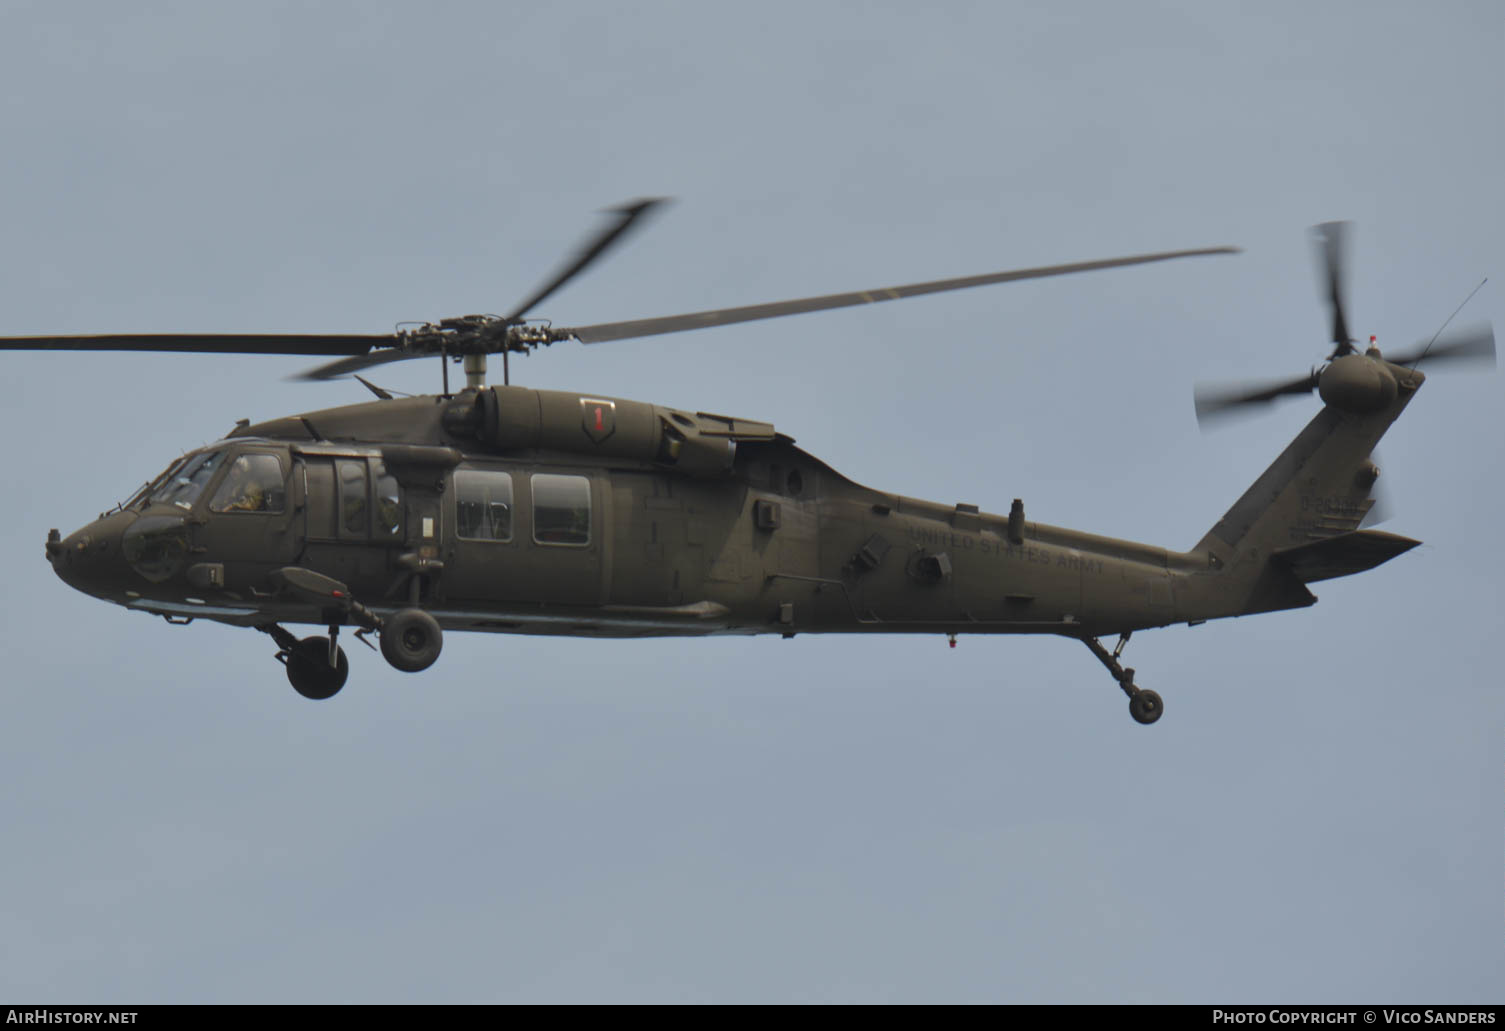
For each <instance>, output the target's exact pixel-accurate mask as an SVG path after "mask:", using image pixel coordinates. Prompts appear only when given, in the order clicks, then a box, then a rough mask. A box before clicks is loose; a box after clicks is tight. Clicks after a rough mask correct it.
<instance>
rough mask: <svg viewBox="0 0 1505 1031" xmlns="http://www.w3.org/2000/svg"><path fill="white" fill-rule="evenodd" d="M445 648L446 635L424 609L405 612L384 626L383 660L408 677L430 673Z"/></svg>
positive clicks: (384, 623)
mask: <svg viewBox="0 0 1505 1031" xmlns="http://www.w3.org/2000/svg"><path fill="white" fill-rule="evenodd" d="M443 647H444V631H442V630H440V629H439V623H438V621H437V620H435V619H434V617H433V616H431V615H429V614H428V613H427V612H424V611H423V610H422V609H403V610H401V611H400V612H398V613H396V614H395V615H393V616H391V617H390V618H388V619H387V620H386V621H385V622H383V623H382V627H381V653H382V656H383V657H384V658H385V659H386V660H387V662H389V663H391V665H392V668H394V669H400V670H402V671H403V672H404V673H418V672H420V671H422V670H426V669H428V668H429V667H430V666H432V665H433V664H434V660H436V659H438V658H439V651H440V649H442V648H443Z"/></svg>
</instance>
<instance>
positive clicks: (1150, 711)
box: [1129, 687, 1165, 723]
mask: <svg viewBox="0 0 1505 1031" xmlns="http://www.w3.org/2000/svg"><path fill="white" fill-rule="evenodd" d="M1164 711H1165V703H1164V702H1162V701H1161V700H1160V696H1159V695H1158V694H1156V693H1155V692H1154V691H1147V690H1145V689H1144V688H1142V687H1141V688H1140V689H1139V690H1138V691H1136V692H1134V694H1132V695H1130V696H1129V715H1130V716H1133V717H1134V719H1135V721H1136V722H1138V723H1154V722H1155V721H1156V720H1158V719H1159V718H1160V714H1161V713H1162V712H1164Z"/></svg>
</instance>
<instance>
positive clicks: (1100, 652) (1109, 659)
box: [1082, 633, 1165, 723]
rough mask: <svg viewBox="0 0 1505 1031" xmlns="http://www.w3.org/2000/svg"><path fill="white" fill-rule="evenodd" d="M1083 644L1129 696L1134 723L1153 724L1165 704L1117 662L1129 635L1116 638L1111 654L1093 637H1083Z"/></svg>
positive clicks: (1130, 711) (1132, 673)
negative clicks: (1138, 683) (1141, 685)
mask: <svg viewBox="0 0 1505 1031" xmlns="http://www.w3.org/2000/svg"><path fill="white" fill-rule="evenodd" d="M1082 643H1083V644H1085V645H1086V646H1087V647H1088V649H1089V650H1091V652H1092V654H1093V655H1095V656H1097V661H1098V662H1101V663H1102V664H1103V665H1104V666H1106V667H1107V669H1108V672H1109V673H1111V674H1113V679H1114V680H1116V681H1118V686H1119V687H1121V688H1123V692H1124V694H1126V695H1128V696H1129V715H1130V716H1133V717H1134V721H1135V722H1136V723H1154V722H1155V721H1156V720H1158V719H1159V718H1160V714H1161V713H1162V712H1164V711H1165V703H1164V702H1162V701H1161V700H1160V696H1159V695H1158V694H1156V693H1155V692H1154V691H1150V690H1146V689H1145V688H1142V687H1139V686H1137V685H1136V684H1135V683H1134V670H1133V668H1132V667H1130V668H1125V667H1124V666H1123V665H1121V664H1120V663H1119V661H1118V657H1119V656H1120V655H1122V654H1123V650H1124V645H1126V644H1128V643H1129V634H1128V633H1123V634H1120V635H1119V637H1118V646H1117V647H1115V648H1114V649H1113V650H1112V651H1111V652H1110V651H1108V649H1106V648H1104V647H1103V646H1102V644H1101V642H1099V641H1098V639H1097V638H1095V637H1084V638H1082Z"/></svg>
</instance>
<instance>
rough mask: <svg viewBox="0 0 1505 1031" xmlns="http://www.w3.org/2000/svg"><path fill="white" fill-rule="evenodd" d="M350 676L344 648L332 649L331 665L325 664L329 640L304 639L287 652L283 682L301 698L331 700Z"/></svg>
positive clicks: (319, 638) (318, 638) (326, 662)
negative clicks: (284, 679)
mask: <svg viewBox="0 0 1505 1031" xmlns="http://www.w3.org/2000/svg"><path fill="white" fill-rule="evenodd" d="M348 676H350V660H349V659H347V658H345V649H343V648H337V649H335V664H334V666H333V667H332V668H331V667H330V665H329V638H327V637H305V638H304V639H303V640H301V641H299V642H298V644H297V645H296V646H295V647H294V648H293V649H292V650H291V651H289V652H288V653H287V681H288V683H290V684H292V685H293V690H294V691H297V692H298V693H299V694H300V695H302V696H303V697H304V698H311V699H313V700H314V701H316V702H322V701H323V700H324V699H326V698H333V697H334V696H335V695H337V694H339V693H340V688H342V687H344V686H345V679H346V678H347V677H348Z"/></svg>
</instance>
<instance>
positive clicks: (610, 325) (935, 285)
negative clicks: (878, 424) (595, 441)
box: [560, 247, 1240, 344]
mask: <svg viewBox="0 0 1505 1031" xmlns="http://www.w3.org/2000/svg"><path fill="white" fill-rule="evenodd" d="M1238 253H1240V248H1238V247H1208V248H1204V249H1201V250H1194V251H1165V252H1163V253H1160V254H1139V255H1135V256H1133V257H1128V258H1108V259H1106V260H1103V261H1083V262H1078V263H1076V264H1074V265H1046V266H1043V267H1041V268H1027V269H1018V270H1016V271H1013V272H993V273H989V274H987V275H982V276H964V277H962V278H960V279H937V280H933V281H931V282H928V283H909V284H907V285H905V286H889V287H881V288H879V289H876V290H857V291H853V292H852V293H845V294H826V295H825V296H823V297H805V298H801V299H799V300H793V301H775V302H774V303H772V304H751V305H748V306H746V307H743V308H718V309H716V310H714V311H699V312H693V313H691V314H688V315H668V316H665V317H663V318H657V319H635V320H633V321H630V322H601V323H597V324H596V325H594V326H579V327H576V328H574V329H562V330H560V332H562V333H568V334H570V335H571V336H573V337H575V339H577V340H579V341H580V342H581V343H584V344H600V343H605V342H606V341H608V340H630V339H633V338H635V337H647V336H658V335H660V334H662V333H682V332H684V331H685V330H690V329H708V328H710V327H712V326H726V325H730V324H732V323H735V322H752V321H754V320H756V319H776V318H781V317H783V316H785V315H801V314H804V313H806V312H812V311H825V310H826V309H828V308H847V307H851V306H853V305H858V304H877V303H878V302H880V301H896V300H898V299H900V298H901V297H918V296H920V295H922V294H935V293H941V292H943V291H946V290H965V289H967V288H969V287H974V286H988V285H990V284H992V283H1008V282H1012V281H1014V280H1018V279H1044V278H1045V277H1047V276H1064V275H1067V274H1069V273H1072V272H1091V271H1093V270H1094V269H1105V268H1118V267H1119V266H1122V265H1145V264H1148V263H1150V262H1153V261H1169V260H1171V259H1173V258H1191V257H1197V256H1199V255H1204V254H1238Z"/></svg>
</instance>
